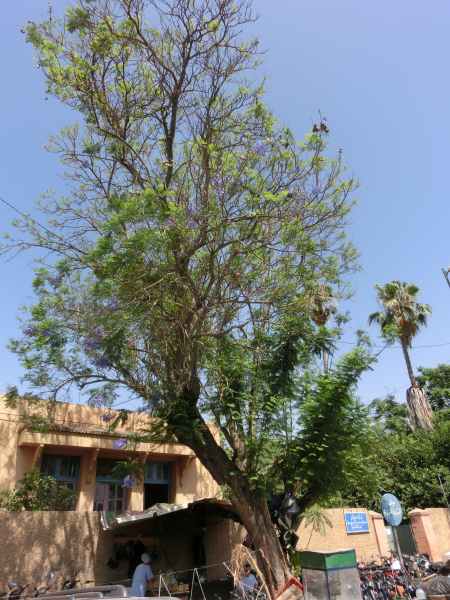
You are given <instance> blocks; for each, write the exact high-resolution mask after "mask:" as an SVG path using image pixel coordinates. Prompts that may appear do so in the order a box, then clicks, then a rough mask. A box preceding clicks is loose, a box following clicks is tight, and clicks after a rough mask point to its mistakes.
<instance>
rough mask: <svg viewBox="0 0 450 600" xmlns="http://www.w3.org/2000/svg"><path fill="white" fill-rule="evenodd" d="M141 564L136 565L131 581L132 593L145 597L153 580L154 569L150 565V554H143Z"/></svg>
mask: <svg viewBox="0 0 450 600" xmlns="http://www.w3.org/2000/svg"><path fill="white" fill-rule="evenodd" d="M141 560H142V562H141V564H140V565H138V566H137V567H136V570H135V571H134V574H133V580H132V583H131V595H132V596H137V597H140V598H142V597H144V596H145V594H146V593H147V587H148V584H149V583H150V582H151V581H153V579H154V578H153V571H152V569H151V567H150V556H149V555H148V554H147V553H144V554H143V555H142V556H141Z"/></svg>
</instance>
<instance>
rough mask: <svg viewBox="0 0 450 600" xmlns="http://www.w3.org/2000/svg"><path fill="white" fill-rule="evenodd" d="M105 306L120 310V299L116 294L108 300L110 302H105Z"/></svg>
mask: <svg viewBox="0 0 450 600" xmlns="http://www.w3.org/2000/svg"><path fill="white" fill-rule="evenodd" d="M105 308H107V309H108V310H110V311H112V312H114V311H116V310H118V308H119V301H118V300H117V298H115V297H114V296H113V297H112V298H110V299H109V300H108V302H107V303H106V304H105Z"/></svg>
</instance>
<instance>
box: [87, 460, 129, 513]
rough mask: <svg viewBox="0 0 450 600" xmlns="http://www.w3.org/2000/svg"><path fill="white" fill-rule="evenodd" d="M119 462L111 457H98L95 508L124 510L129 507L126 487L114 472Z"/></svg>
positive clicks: (111, 510)
mask: <svg viewBox="0 0 450 600" xmlns="http://www.w3.org/2000/svg"><path fill="white" fill-rule="evenodd" d="M118 462H119V461H117V460H114V459H110V458H99V459H98V461H97V476H96V486H95V502H94V510H102V511H103V510H104V511H108V512H123V511H124V510H126V509H127V493H126V489H125V488H124V487H123V482H122V480H121V479H119V478H118V477H117V475H116V474H115V473H114V468H115V467H116V466H117V463H118Z"/></svg>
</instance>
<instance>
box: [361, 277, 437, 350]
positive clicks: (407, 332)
mask: <svg viewBox="0 0 450 600" xmlns="http://www.w3.org/2000/svg"><path fill="white" fill-rule="evenodd" d="M375 288H376V290H377V295H378V300H379V302H380V303H381V305H382V306H383V309H384V310H383V311H380V312H375V313H372V314H371V315H370V316H369V323H378V325H379V326H380V329H381V333H382V335H383V336H384V337H385V338H386V340H387V341H389V342H393V341H395V340H397V339H400V340H401V341H402V342H404V343H405V345H406V347H409V346H411V342H412V339H413V338H414V337H415V336H416V335H417V333H418V331H419V329H420V328H421V327H423V326H425V325H426V323H427V317H428V315H430V314H431V308H430V306H429V305H428V304H420V303H419V302H417V294H418V293H419V288H418V287H417V286H416V285H414V284H411V283H405V282H402V281H391V282H390V283H387V284H386V285H384V286H382V285H376V286H375Z"/></svg>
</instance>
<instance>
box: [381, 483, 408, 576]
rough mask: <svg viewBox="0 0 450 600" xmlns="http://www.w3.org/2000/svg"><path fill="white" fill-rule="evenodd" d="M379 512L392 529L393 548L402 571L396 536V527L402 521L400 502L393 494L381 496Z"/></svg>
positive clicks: (401, 559)
mask: <svg viewBox="0 0 450 600" xmlns="http://www.w3.org/2000/svg"><path fill="white" fill-rule="evenodd" d="M381 512H382V513H383V517H384V520H385V521H386V523H387V524H388V525H390V526H391V527H392V533H393V535H394V542H395V548H396V550H397V555H398V558H399V561H400V564H401V566H402V570H403V571H404V569H405V565H404V563H403V556H402V551H401V548H400V544H399V542H398V535H397V527H398V526H399V525H400V523H401V522H402V520H403V509H402V505H401V504H400V500H399V499H398V498H397V497H396V496H394V495H393V494H383V496H382V497H381Z"/></svg>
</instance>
